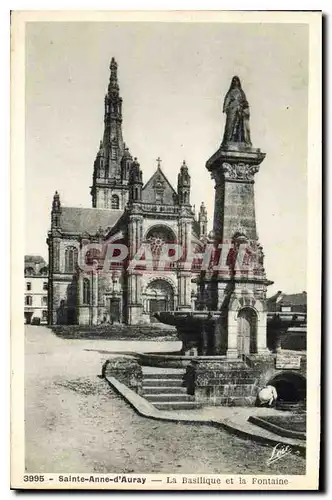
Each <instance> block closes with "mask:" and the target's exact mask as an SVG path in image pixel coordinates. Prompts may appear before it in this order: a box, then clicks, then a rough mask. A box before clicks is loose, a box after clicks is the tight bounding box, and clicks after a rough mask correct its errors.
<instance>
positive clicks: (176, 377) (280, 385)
mask: <svg viewBox="0 0 332 500" xmlns="http://www.w3.org/2000/svg"><path fill="white" fill-rule="evenodd" d="M321 22H322V21H321V13H319V12H287V13H286V12H247V13H244V12H242V13H241V12H227V13H226V12H222V11H219V12H205V13H204V12H201V13H199V12H189V11H188V12H186V11H182V12H171V11H169V12H163V13H162V12H159V13H158V12H155V13H153V12H145V13H143V12H141V13H139V14H138V13H134V12H122V13H121V12H117V13H116V12H93V11H90V12H83V11H82V12H80V11H76V12H75V13H74V12H67V13H66V12H65V11H58V12H41V11H40V12H38V11H36V12H14V13H13V16H12V70H11V72H12V96H11V99H12V104H11V106H12V142H11V148H12V179H13V180H12V188H11V189H12V194H11V196H12V212H13V213H12V283H13V288H14V289H15V300H14V301H13V302H12V351H13V361H12V373H13V376H12V394H13V399H12V454H13V459H12V471H11V474H12V487H13V488H23V489H44V488H48V489H109V490H117V489H119V490H121V489H128V490H130V489H135V490H154V489H155V490H211V491H212V490H252V489H254V490H269V491H276V490H301V489H317V488H318V474H319V440H320V413H319V412H320V328H321V327H320V322H321V319H320V318H321V312H320V308H321V298H320V279H321V277H320V272H321V269H320V265H321V264H320V259H319V258H318V259H317V255H318V254H319V252H320V248H321V234H320V224H321V213H320V210H321V168H322V167H321V158H320V150H321V136H320V122H321V95H320V94H321ZM22 228H24V229H22ZM22 237H23V244H22ZM15 242H19V245H18V244H17V245H15V244H14V243H15ZM23 302H24V304H23ZM16 367H17V368H16ZM309 410H310V411H309Z"/></svg>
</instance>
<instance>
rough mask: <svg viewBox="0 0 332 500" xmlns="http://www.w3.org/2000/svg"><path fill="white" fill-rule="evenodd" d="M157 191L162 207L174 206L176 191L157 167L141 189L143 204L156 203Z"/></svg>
mask: <svg viewBox="0 0 332 500" xmlns="http://www.w3.org/2000/svg"><path fill="white" fill-rule="evenodd" d="M157 191H160V192H162V199H163V203H162V204H163V205H175V201H174V198H175V197H176V196H177V194H176V191H175V189H174V188H173V186H172V185H171V183H170V182H169V180H168V179H167V177H166V175H165V174H164V172H163V171H162V170H161V168H160V167H159V166H158V168H157V170H156V171H155V172H154V174H153V175H152V176H151V177H150V179H149V180H148V182H147V183H146V184H145V186H144V187H143V190H142V199H143V202H145V203H156V192H157ZM159 204H160V202H159Z"/></svg>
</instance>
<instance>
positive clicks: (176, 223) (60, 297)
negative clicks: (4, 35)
mask: <svg viewBox="0 0 332 500" xmlns="http://www.w3.org/2000/svg"><path fill="white" fill-rule="evenodd" d="M117 69H118V68H117V63H116V61H115V60H114V58H113V59H112V61H111V64H110V80H109V85H108V90H107V94H106V96H105V101H104V134H103V138H102V140H101V141H100V146H99V151H98V153H97V157H96V160H95V162H94V166H93V180H92V187H91V197H92V208H76V207H67V206H63V205H62V203H61V198H60V194H59V193H58V192H56V193H55V195H54V198H53V203H52V211H51V229H50V231H49V232H48V238H47V244H48V249H49V284H48V322H49V324H81V325H97V324H100V323H104V322H109V321H111V322H121V323H126V324H138V323H149V322H151V321H154V314H155V313H156V312H160V311H167V310H173V309H175V310H188V311H189V310H191V309H192V308H194V307H195V299H196V295H197V294H196V284H195V283H194V282H193V281H192V280H193V278H194V277H195V271H194V270H193V268H192V267H191V268H189V269H188V268H187V267H185V266H183V265H182V264H181V262H169V263H168V265H166V266H164V268H160V266H158V265H154V263H156V262H157V261H158V256H160V253H161V251H162V248H163V245H164V244H165V243H169V244H178V245H181V248H189V247H190V248H193V247H195V248H200V247H201V245H203V241H204V238H205V237H206V233H207V212H206V208H205V207H204V204H203V203H202V205H201V207H200V210H199V214H198V217H197V218H196V216H195V213H194V210H193V207H192V206H191V204H190V175H189V171H188V166H187V165H186V163H185V161H183V163H182V165H181V161H179V173H178V182H177V187H176V189H175V188H174V187H173V186H172V185H171V184H170V182H169V181H168V179H167V177H166V175H165V173H164V172H163V170H162V168H161V161H160V160H159V159H158V160H157V168H156V171H155V172H154V174H153V175H152V177H151V178H150V179H149V180H148V181H147V182H146V183H145V184H144V182H143V173H142V170H141V167H140V164H139V162H138V160H137V158H135V157H134V158H133V156H132V155H131V153H130V151H129V149H128V147H127V146H126V144H125V142H124V140H123V135H122V99H121V97H120V92H119V84H118V76H117ZM109 241H112V242H113V241H116V242H117V243H121V244H123V245H125V246H126V247H127V248H128V258H129V259H131V258H133V256H134V255H136V254H137V252H138V250H139V249H140V248H142V245H143V246H144V245H145V247H146V248H149V249H150V251H151V252H150V253H149V255H151V256H152V261H153V262H152V265H151V266H146V268H144V269H140V268H139V267H138V268H137V267H136V268H130V266H128V265H127V262H128V261H122V262H120V261H119V262H114V263H113V262H112V263H111V265H110V267H109V268H108V269H107V271H105V266H103V263H102V252H99V253H98V255H97V256H96V254H94V255H89V257H90V258H91V259H92V261H93V259H95V261H96V259H97V261H98V265H97V266H94V271H93V272H87V271H86V270H85V269H82V266H80V262H79V255H80V252H81V251H82V248H84V246H85V245H87V244H90V245H91V244H96V245H102V246H103V245H104V246H105V248H106V246H107V242H109ZM145 259H147V257H146V256H145Z"/></svg>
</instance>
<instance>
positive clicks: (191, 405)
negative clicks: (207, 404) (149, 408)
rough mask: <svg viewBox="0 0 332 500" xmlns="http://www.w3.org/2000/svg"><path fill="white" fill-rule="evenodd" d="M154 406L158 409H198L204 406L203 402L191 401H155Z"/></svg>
mask: <svg viewBox="0 0 332 500" xmlns="http://www.w3.org/2000/svg"><path fill="white" fill-rule="evenodd" d="M153 406H154V407H155V408H157V409H158V410H178V411H180V410H197V409H199V408H201V407H202V404H201V403H196V402H194V401H191V402H189V401H188V402H180V401H178V402H173V401H172V402H164V403H153Z"/></svg>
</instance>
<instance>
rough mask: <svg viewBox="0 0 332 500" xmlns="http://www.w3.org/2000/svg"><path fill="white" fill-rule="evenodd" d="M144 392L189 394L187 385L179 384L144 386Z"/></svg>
mask: <svg viewBox="0 0 332 500" xmlns="http://www.w3.org/2000/svg"><path fill="white" fill-rule="evenodd" d="M143 391H144V394H145V395H147V394H187V389H186V388H185V387H177V386H173V387H172V386H161V385H160V386H158V385H157V386H151V387H149V386H144V385H143Z"/></svg>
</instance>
